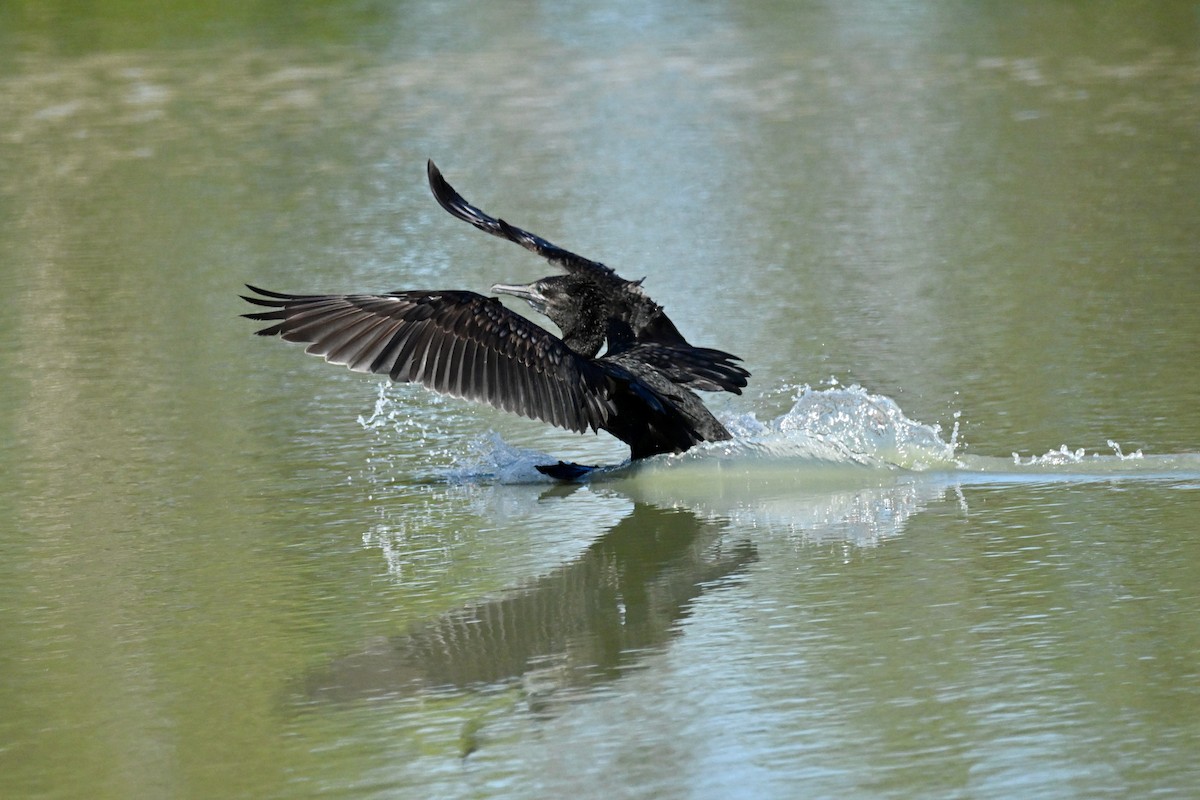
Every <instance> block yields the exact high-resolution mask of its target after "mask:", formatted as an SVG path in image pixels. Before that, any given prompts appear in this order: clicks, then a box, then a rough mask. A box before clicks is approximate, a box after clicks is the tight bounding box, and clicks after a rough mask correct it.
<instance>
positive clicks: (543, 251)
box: [426, 161, 626, 284]
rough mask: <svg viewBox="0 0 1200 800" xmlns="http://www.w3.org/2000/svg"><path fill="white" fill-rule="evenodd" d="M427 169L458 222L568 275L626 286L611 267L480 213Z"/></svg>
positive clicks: (431, 184)
mask: <svg viewBox="0 0 1200 800" xmlns="http://www.w3.org/2000/svg"><path fill="white" fill-rule="evenodd" d="M426 167H427V171H428V173H429V188H430V189H432V190H433V196H434V197H435V198H437V201H438V203H439V204H440V205H441V207H442V208H444V209H446V210H447V211H449V212H450V213H451V214H452V215H454V216H455V217H457V218H458V219H461V220H463V221H464V222H469V223H471V224H472V225H474V226H475V227H476V228H478V229H479V230H481V231H483V232H485V233H490V234H491V235H492V236H499V237H500V238H501V239H508V240H509V241H510V242H516V243H517V244H519V245H521V246H522V247H524V248H525V249H526V250H529V251H530V252H533V253H537V254H538V255H539V256H541V257H542V258H544V259H546V260H547V261H549V262H550V263H551V264H554V265H555V266H556V267H559V268H560V269H563V270H565V271H567V272H586V273H588V274H591V275H593V276H594V277H595V278H596V279H597V280H603V281H619V282H620V283H622V284H624V283H626V281H625V280H624V279H623V278H621V277H619V276H618V275H617V274H616V273H615V272H614V271H613V270H612V268H610V267H606V266H605V265H604V264H601V263H600V262H599V261H592V260H591V259H590V258H584V257H583V256H581V255H578V254H576V253H572V252H571V251H570V250H564V249H563V248H561V247H559V246H558V245H555V244H551V243H550V242H548V241H546V240H545V239H543V238H542V237H540V236H537V235H536V234H532V233H530V232H529V231H526V230H522V229H521V228H518V227H516V226H515V225H509V224H508V223H507V222H505V221H504V220H502V219H497V218H495V217H493V216H491V215H490V214H487V213H485V212H484V211H481V210H480V209H478V208H476V207H475V206H473V205H471V204H470V203H468V202H467V201H466V200H465V199H463V196H462V195H460V194H459V193H458V192H457V191H455V189H454V187H453V186H451V185H450V184H449V183H448V182H447V181H446V179H445V178H444V177H442V173H441V171H439V170H438V168H437V166H435V165H434V163H433V162H432V161H430V162H428V164H427V165H426Z"/></svg>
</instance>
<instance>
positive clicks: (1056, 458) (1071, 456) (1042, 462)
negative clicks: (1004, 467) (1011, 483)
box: [1012, 439, 1145, 467]
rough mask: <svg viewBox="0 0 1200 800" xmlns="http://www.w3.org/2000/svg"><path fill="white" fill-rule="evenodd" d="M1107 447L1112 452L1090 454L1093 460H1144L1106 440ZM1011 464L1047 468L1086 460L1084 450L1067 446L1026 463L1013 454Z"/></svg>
mask: <svg viewBox="0 0 1200 800" xmlns="http://www.w3.org/2000/svg"><path fill="white" fill-rule="evenodd" d="M1108 446H1109V447H1111V448H1112V450H1113V452H1112V453H1111V454H1109V453H1092V456H1091V457H1092V458H1093V459H1112V458H1114V457H1115V458H1116V459H1117V460H1118V461H1137V460H1140V459H1144V458H1145V455H1143V454H1142V451H1141V450H1136V451H1134V452H1132V453H1130V454H1129V455H1125V454H1124V453H1122V452H1121V445H1119V444H1117V443H1116V442H1115V441H1113V440H1112V439H1109V440H1108ZM1012 458H1013V464H1015V465H1016V466H1019V467H1047V466H1063V465H1067V464H1081V463H1083V462H1084V461H1085V460H1086V459H1087V452H1086V451H1085V450H1084V448H1082V447H1081V448H1079V449H1078V450H1069V449H1068V448H1067V446H1066V445H1065V444H1064V445H1060V446H1059V448H1058V449H1057V450H1051V451H1049V452H1047V453H1046V454H1045V455H1042V456H1030V457H1029V460H1028V461H1022V460H1021V455H1020V453H1013V454H1012Z"/></svg>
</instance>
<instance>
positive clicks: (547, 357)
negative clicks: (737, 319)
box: [243, 161, 750, 479]
mask: <svg viewBox="0 0 1200 800" xmlns="http://www.w3.org/2000/svg"><path fill="white" fill-rule="evenodd" d="M428 174H429V185H430V188H431V189H432V190H433V194H434V197H436V198H437V201H438V203H440V204H441V206H442V207H443V208H444V209H446V210H447V211H449V212H450V213H451V214H453V215H454V216H455V217H458V218H459V219H462V220H465V221H466V222H469V223H471V224H472V225H474V226H475V227H476V228H479V229H480V230H483V231H486V232H487V233H490V234H493V235H495V236H499V237H501V238H504V239H508V240H510V241H513V242H516V243H517V244H519V245H521V246H522V247H525V248H526V249H528V250H531V251H533V252H535V253H537V254H538V255H540V256H542V257H544V258H546V259H547V260H548V261H550V263H551V264H554V265H555V266H557V267H559V268H561V269H562V270H563V271H564V273H565V274H562V275H552V276H550V277H546V278H542V279H541V280H538V281H534V282H533V283H530V284H525V285H509V284H496V285H494V286H493V287H492V291H493V292H496V293H502V294H511V295H514V296H516V297H520V298H522V299H524V300H526V301H527V302H528V303H529V305H530V306H532V307H533V308H534V309H535V310H536V311H538V312H539V313H541V314H544V315H545V316H546V317H548V318H549V319H550V320H551V321H552V322H553V323H554V324H555V325H557V326H558V327H559V329H560V331H561V332H562V338H561V339H560V338H559V337H557V336H555V335H553V334H552V333H550V331H548V330H546V329H545V328H542V327H540V326H538V325H536V324H534V323H533V322H531V321H529V320H527V319H525V318H524V317H522V316H521V315H519V314H517V313H515V312H513V311H510V310H509V309H507V308H505V307H504V306H503V305H501V304H500V301H499V300H497V299H496V298H494V297H485V296H484V295H480V294H476V293H474V292H469V291H460V290H447V291H428V290H411V291H396V292H390V293H388V294H381V295H372V294H345V295H293V294H281V293H279V292H271V291H266V290H264V289H258V288H256V287H254V286H249V287H248V288H249V289H250V290H251V291H253V292H255V293H256V295H257V296H254V297H246V296H243V298H244V299H245V300H247V301H249V302H251V303H253V304H255V305H258V306H265V307H267V308H269V309H271V310H270V311H265V312H258V313H254V314H245V315H244V316H246V317H248V318H250V319H254V320H262V321H269V322H271V323H272V324H271V325H269V326H268V327H266V328H263V329H261V330H259V331H257V333H258V334H259V335H262V336H276V335H277V336H281V337H282V338H284V339H286V340H288V341H293V342H305V343H307V344H308V347H307V348H306V350H305V352H308V353H312V354H313V355H318V356H322V357H323V358H324V359H325V360H326V361H328V362H330V363H333V364H344V365H346V366H347V367H349V368H350V369H352V370H356V371H359V372H373V373H378V374H386V375H388V376H389V377H390V378H391V379H392V380H394V381H398V382H416V383H420V384H422V385H423V386H426V387H427V388H429V389H432V390H434V391H436V392H440V393H442V394H449V395H452V396H454V397H461V398H465V399H468V400H476V401H480V402H484V403H488V404H489V405H492V406H495V407H496V408H500V409H503V410H505V411H512V412H514V413H517V414H521V415H522V416H525V417H530V418H533V419H540V420H543V421H545V422H549V423H551V424H552V425H557V426H558V427H561V428H566V429H568V430H573V431H578V432H580V433H583V432H585V431H587V430H589V429H591V430H593V431H595V430H600V429H603V430H606V431H608V432H609V433H611V434H612V435H613V436H616V437H617V438H618V439H620V440H621V441H623V442H625V443H626V444H628V445H629V448H630V457H631V458H633V459H639V458H645V457H647V456H652V455H655V454H658V453H678V452H682V451H684V450H687V449H688V448H690V447H692V446H693V445H696V444H699V443H700V442H704V441H716V440H721V439H728V438H730V435H729V432H728V431H727V430H726V429H725V427H724V426H723V425H722V424H721V423H720V422H719V421H717V419H716V418H715V417H714V416H713V415H712V414H711V413H710V412H709V410H708V409H707V408H706V407H705V406H704V403H703V402H702V401H701V400H700V398H699V397H698V396H697V395H696V394H695V393H694V392H693V391H692V389H702V390H705V391H722V390H723V391H728V392H733V393H735V394H740V393H741V389H742V387H743V386H745V385H746V379H747V378H748V377H749V374H750V373H749V372H747V371H746V370H745V369H744V368H742V367H741V366H738V365H737V364H736V363H735V362H737V361H740V359H739V358H738V357H737V356H734V355H731V354H729V353H726V352H723V351H721V350H713V349H710V348H702V347H693V346H692V345H690V344H689V343H688V342H687V340H686V339H684V338H683V336H682V335H681V334H680V333H679V331H678V329H677V328H676V327H675V325H674V323H672V322H671V320H670V319H669V318H668V317H667V315H666V314H665V313H664V312H663V310H662V308H661V307H660V306H659V305H658V304H657V303H655V302H654V301H653V300H651V299H650V297H649V296H647V295H646V294H645V292H643V291H642V289H641V281H627V280H625V279H623V278H621V277H620V276H619V275H617V274H616V273H615V272H614V271H613V270H611V269H610V268H608V267H606V266H604V265H603V264H601V263H599V262H596V261H591V260H589V259H586V258H583V257H582V256H578V255H576V254H574V253H571V252H569V251H567V250H563V249H561V248H559V247H556V246H555V245H553V244H551V243H550V242H547V241H546V240H544V239H542V238H540V237H538V236H535V235H533V234H531V233H529V232H527V231H524V230H521V229H520V228H516V227H514V226H512V225H509V224H508V223H507V222H505V221H504V220H501V219H495V218H493V217H491V216H489V215H487V214H485V213H484V212H483V211H481V210H479V209H478V208H476V207H474V206H472V205H471V204H469V203H468V202H467V201H466V200H464V199H463V198H462V197H461V196H460V195H459V194H458V192H456V191H455V190H454V189H453V188H452V187H451V186H450V184H449V183H447V182H446V180H445V178H443V177H442V174H441V173H440V172H439V171H438V169H437V167H436V166H434V164H433V162H432V161H430V162H429V163H428ZM603 345H607V346H606V349H605V352H604V355H602V356H600V355H598V354H599V352H600V349H601V347H602V346H603ZM538 469H539V470H541V471H542V472H545V473H546V474H548V475H552V476H554V477H558V478H563V479H571V478H577V477H579V476H580V475H582V474H585V473H586V472H587V471H588V470H589V469H590V468H589V467H582V466H579V465H575V464H565V463H563V462H559V463H558V464H555V465H549V466H539V467H538Z"/></svg>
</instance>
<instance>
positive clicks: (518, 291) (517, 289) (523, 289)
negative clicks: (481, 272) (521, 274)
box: [492, 283, 546, 311]
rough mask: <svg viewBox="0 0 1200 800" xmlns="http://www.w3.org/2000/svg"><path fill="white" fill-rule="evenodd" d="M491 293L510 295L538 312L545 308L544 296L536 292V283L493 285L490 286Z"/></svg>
mask: <svg viewBox="0 0 1200 800" xmlns="http://www.w3.org/2000/svg"><path fill="white" fill-rule="evenodd" d="M492 293H493V294H511V295H512V296H513V297H519V298H521V299H522V300H524V301H525V302H527V303H529V305H531V306H533V307H534V308H535V309H537V310H539V311H540V310H542V309H543V308H545V306H546V296H545V295H543V294H542V293H541V292H540V291H538V288H537V284H536V283H526V284H513V283H494V284H492Z"/></svg>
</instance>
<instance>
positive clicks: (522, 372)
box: [244, 286, 616, 432]
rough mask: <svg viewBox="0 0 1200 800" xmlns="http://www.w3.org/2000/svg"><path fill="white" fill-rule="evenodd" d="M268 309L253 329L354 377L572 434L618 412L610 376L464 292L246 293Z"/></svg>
mask: <svg viewBox="0 0 1200 800" xmlns="http://www.w3.org/2000/svg"><path fill="white" fill-rule="evenodd" d="M248 288H249V289H250V290H251V291H252V292H255V293H256V294H257V296H244V299H245V300H247V301H249V302H251V303H253V304H255V305H258V306H264V307H266V308H268V309H270V310H269V311H263V312H259V313H254V314H246V315H245V316H246V317H248V318H250V319H254V320H260V321H264V322H270V323H271V324H270V325H269V326H267V327H265V328H262V329H261V330H259V331H257V333H258V334H260V335H262V336H280V337H282V338H283V339H286V340H288V341H292V342H302V343H306V344H307V345H308V347H307V348H306V352H308V353H311V354H313V355H317V356H321V357H323V358H324V359H325V360H326V361H328V362H330V363H333V364H344V365H346V366H347V367H349V368H350V369H352V370H355V371H358V372H372V373H377V374H385V375H388V376H389V377H390V378H391V379H392V380H394V381H398V382H402V383H403V382H413V383H419V384H421V385H423V386H425V387H427V388H429V389H432V390H434V391H436V392H440V393H442V394H449V395H453V396H455V397H461V398H465V399H468V400H475V401H478V402H483V403H487V404H489V405H492V406H495V407H496V408H500V409H503V410H505V411H511V412H514V413H517V414H521V415H522V416H526V417H530V418H533V419H540V420H543V421H544V422H548V423H550V424H552V425H557V426H558V427H561V428H566V429H567V430H573V431H579V432H584V431H587V430H588V429H589V428H590V429H592V430H596V429H597V428H605V427H607V425H608V423H609V421H610V418H611V417H612V416H613V415H614V414H615V413H616V405H615V403H614V400H613V394H614V383H613V376H612V375H611V374H610V372H611V370H605V369H604V368H602V367H601V366H597V365H596V364H595V363H594V362H592V361H591V360H589V359H584V358H581V357H580V356H578V355H577V354H575V353H574V352H572V351H571V350H570V349H569V348H568V347H567V346H566V345H565V344H563V343H562V341H561V340H560V339H558V338H557V337H555V336H554V335H553V334H551V333H550V332H549V331H547V330H545V329H544V328H541V327H539V326H538V325H535V324H534V323H532V322H530V321H529V320H527V319H525V318H524V317H522V316H520V315H518V314H516V313H514V312H512V311H509V310H508V309H507V308H505V307H504V306H502V305H501V304H500V303H499V301H497V300H496V299H495V298H489V297H484V296H483V295H479V294H475V293H474V292H465V291H442V292H438V291H407V292H392V293H391V294H386V295H368V294H348V295H291V294H281V293H279V292H270V291H266V290H264V289H258V288H255V287H253V286H250V287H248Z"/></svg>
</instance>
